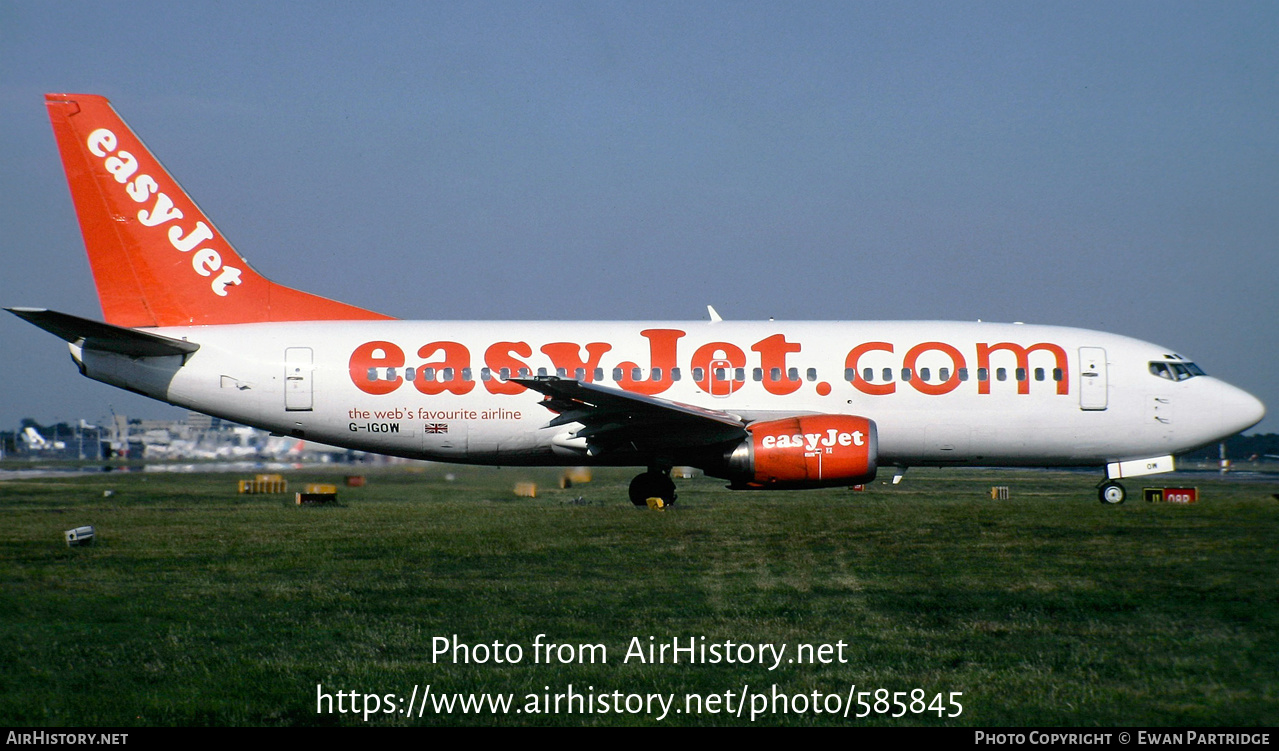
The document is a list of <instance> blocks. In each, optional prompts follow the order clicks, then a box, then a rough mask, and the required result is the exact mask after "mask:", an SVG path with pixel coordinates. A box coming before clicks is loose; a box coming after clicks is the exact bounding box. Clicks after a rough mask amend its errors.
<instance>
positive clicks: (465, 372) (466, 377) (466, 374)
mask: <svg viewBox="0 0 1279 751" xmlns="http://www.w3.org/2000/svg"><path fill="white" fill-rule="evenodd" d="M462 380H463V381H466V382H468V383H469V382H470V381H471V369H470V368H462Z"/></svg>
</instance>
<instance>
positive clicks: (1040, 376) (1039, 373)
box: [1035, 368, 1044, 381]
mask: <svg viewBox="0 0 1279 751" xmlns="http://www.w3.org/2000/svg"><path fill="white" fill-rule="evenodd" d="M1035 380H1036V381H1042V380H1044V369H1043V368H1035Z"/></svg>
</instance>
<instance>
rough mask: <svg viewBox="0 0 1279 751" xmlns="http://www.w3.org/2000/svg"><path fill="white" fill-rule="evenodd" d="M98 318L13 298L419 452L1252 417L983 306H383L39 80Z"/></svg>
mask: <svg viewBox="0 0 1279 751" xmlns="http://www.w3.org/2000/svg"><path fill="white" fill-rule="evenodd" d="M46 105H47V107H48V110H49V117H50V119H51V120H52V123H53V132H54V135H55V136H56V139H57V143H58V148H59V150H60V151H61V154H62V162H63V166H64V167H65V169H66V174H67V181H68V183H69V184H70V187H71V195H72V198H73V200H74V202H75V208H76V212H77V214H78V216H79V220H80V227H81V230H82V231H83V234H84V241H85V246H86V248H87V250H88V254H89V263H90V265H91V267H92V269H93V276H94V280H95V282H96V284H97V289H98V297H99V301H100V302H101V305H102V313H103V318H104V321H105V322H98V321H92V320H87V319H83V318H79V317H76V316H71V315H67V314H64V313H58V312H54V311H50V310H43V309H32V308H12V309H10V310H12V312H13V313H15V314H16V315H18V316H20V317H22V318H24V319H26V320H27V321H30V322H31V323H33V324H35V325H36V326H39V327H40V328H43V329H45V330H47V331H49V332H51V333H53V334H55V335H57V336H59V337H61V338H63V339H65V340H66V341H67V342H69V344H70V348H71V356H72V357H73V358H74V359H75V362H76V364H77V365H78V366H79V368H80V372H81V373H82V374H84V375H86V376H88V377H89V378H92V379H94V380H98V381H102V382H104V383H108V384H111V385H113V386H118V387H120V388H124V389H128V390H130V391H134V392H137V393H140V394H143V395H146V396H149V397H152V398H155V399H159V400H161V401H164V402H168V403H170V404H175V405H178V406H181V407H186V408H189V409H193V410H198V411H200V412H205V413H208V414H211V415H216V416H218V417H222V418H225V419H228V420H233V421H235V422H239V423H243V424H246V425H253V426H257V427H260V428H264V429H267V430H270V431H273V432H275V433H280V434H284V435H292V436H296V437H298V438H305V439H307V440H313V441H318V442H321V443H328V444H333V445H336V446H345V447H349V448H352V449H359V450H363V451H372V452H379V453H383V454H392V455H395V456H403V457H410V458H417V459H431V460H437V461H446V462H463V463H473V464H501V465H613V466H636V467H643V468H645V471H644V472H643V473H642V474H640V475H639V476H638V477H636V478H635V480H634V481H633V482H632V483H631V489H630V497H631V500H632V501H633V502H635V503H636V504H644V503H646V502H647V499H649V498H654V497H656V498H661V499H663V500H664V501H666V502H668V503H669V502H671V501H674V499H675V485H674V483H673V482H672V481H671V479H670V469H671V467H672V466H677V465H678V466H685V465H688V466H694V467H698V468H701V469H702V470H704V471H705V472H706V473H707V474H709V475H711V476H714V477H720V478H724V479H725V480H727V481H728V482H729V483H730V486H731V487H733V488H742V489H747V488H764V489H789V488H813V487H824V486H841V485H843V486H847V485H854V484H858V483H864V482H866V481H868V480H870V479H871V478H873V477H874V476H875V474H876V471H877V469H878V468H880V467H893V468H895V469H896V471H897V472H898V473H900V472H902V471H904V470H905V468H906V467H911V466H963V465H980V466H1051V467H1098V468H1103V467H1104V469H1105V480H1104V481H1103V482H1102V483H1101V485H1100V489H1099V495H1100V498H1101V500H1102V501H1103V502H1107V503H1118V502H1122V501H1123V500H1124V495H1125V492H1124V489H1123V486H1122V485H1120V484H1119V483H1118V482H1117V481H1118V480H1120V479H1122V478H1125V477H1135V476H1140V475H1147V474H1153V473H1158V472H1167V471H1169V470H1171V469H1173V455H1174V454H1177V453H1180V452H1184V451H1187V450H1189V449H1191V448H1194V447H1197V446H1201V445H1204V444H1207V443H1211V442H1214V441H1217V440H1220V439H1221V438H1223V437H1225V436H1228V435H1231V434H1234V433H1236V432H1238V431H1241V430H1244V429H1245V428H1248V427H1250V426H1252V425H1254V424H1256V423H1257V422H1258V421H1260V420H1261V418H1262V416H1263V415H1264V413H1265V408H1264V406H1263V405H1262V404H1261V402H1259V401H1258V400H1257V399H1256V398H1254V397H1252V396H1251V395H1249V394H1247V393H1245V392H1244V391H1241V390H1239V389H1237V388H1235V387H1233V386H1230V385H1229V384H1226V383H1223V382H1222V381H1219V380H1217V379H1215V378H1212V377H1209V376H1206V375H1205V374H1204V372H1203V371H1202V370H1200V369H1199V367H1198V366H1196V365H1195V364H1194V363H1193V362H1190V361H1189V360H1187V359H1186V358H1185V357H1182V356H1181V355H1178V354H1176V353H1175V352H1174V351H1173V350H1170V349H1168V348H1166V347H1160V346H1157V345H1154V344H1149V343H1146V342H1142V341H1137V340H1135V339H1130V338H1127V337H1122V336H1116V335H1114V334H1106V333H1101V332H1098V331H1087V330H1083V329H1074V328H1063V327H1056V326H1030V325H1020V324H998V323H955V322H937V321H919V322H891V321H873V322H820V323H783V322H772V321H769V322H766V323H765V322H752V323H747V322H729V321H721V320H719V317H718V316H717V315H714V314H713V311H712V315H711V320H710V321H703V322H692V323H689V322H682V323H675V322H651V323H635V322H529V323H517V322H488V323H483V322H471V321H401V320H395V319H392V318H391V317H389V316H386V315H382V314H379V313H375V312H373V311H369V310H364V309H362V308H357V307H354V306H351V305H346V304H343V303H339V302H334V301H332V300H328V299H325V298H322V297H318V296H315V295H311V294H307V293H305V292H301V291H298V290H295V289H290V288H288V287H283V286H281V285H279V284H276V283H274V282H272V281H270V280H268V279H265V278H263V277H262V276H260V275H258V274H257V273H256V272H254V270H253V269H252V268H251V267H250V266H249V265H248V264H247V263H245V261H244V259H243V258H241V257H240V255H239V254H238V253H237V252H236V251H235V249H234V248H232V247H231V245H230V244H229V243H228V242H227V241H226V239H225V238H223V237H222V235H221V234H220V233H219V232H218V231H217V229H216V228H215V227H214V226H213V223H212V222H211V221H209V218H208V217H207V216H205V215H204V214H203V213H202V212H201V211H200V209H199V208H198V207H197V206H196V204H195V203H194V202H193V201H192V200H191V199H190V198H189V197H188V196H187V195H186V193H185V192H183V190H182V188H180V187H179V186H178V184H177V182H176V181H175V180H174V179H173V177H172V176H171V175H169V173H168V172H166V171H165V169H164V168H163V167H162V166H161V165H160V163H159V162H158V161H156V159H155V157H153V156H152V155H151V153H150V152H149V151H148V150H147V148H146V147H145V146H143V144H142V142H141V141H140V140H139V139H138V138H137V136H135V135H134V134H133V132H132V131H131V130H130V129H129V128H128V126H126V125H125V124H124V122H123V121H122V120H121V119H120V117H119V116H118V115H117V114H116V113H115V111H114V110H113V109H112V108H111V105H110V104H109V103H108V102H107V100H106V99H104V98H103V97H100V96H91V95H84V94H49V95H47V96H46Z"/></svg>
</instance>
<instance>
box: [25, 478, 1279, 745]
mask: <svg viewBox="0 0 1279 751" xmlns="http://www.w3.org/2000/svg"><path fill="white" fill-rule="evenodd" d="M446 472H447V473H452V474H453V475H455V479H454V481H452V482H449V481H446V480H445V473H446ZM631 474H632V473H631V472H629V471H616V472H612V471H597V472H596V479H595V482H592V483H590V484H586V485H579V486H578V487H575V488H573V489H570V490H558V489H554V488H555V479H556V478H557V477H558V474H557V473H555V472H551V471H544V472H539V471H536V470H533V471H530V470H511V469H506V470H496V469H474V468H465V467H461V468H459V467H435V466H428V467H425V468H422V469H419V470H417V471H405V470H395V471H392V470H386V471H381V472H374V471H370V472H369V473H368V484H367V485H366V486H365V487H363V488H342V489H341V491H340V500H341V502H342V506H341V507H339V508H299V507H296V506H294V505H292V502H291V501H292V497H291V496H289V497H287V498H286V497H284V496H241V495H237V494H236V492H235V488H236V479H237V478H238V476H237V475H230V474H189V475H181V474H156V473H145V474H144V473H128V474H124V473H110V474H100V475H92V476H67V477H57V478H53V479H40V480H8V481H4V482H0V724H3V725H41V726H70V725H109V726H128V725H206V724H207V725H323V724H345V725H360V724H365V723H366V720H365V719H364V717H363V715H358V714H357V715H352V714H349V713H339V712H332V713H328V712H326V713H322V714H317V684H322V686H323V689H322V690H323V691H324V692H330V693H335V692H347V691H354V692H357V693H359V694H361V695H363V694H366V693H367V694H377V695H379V696H382V697H385V695H386V694H392V693H394V694H399V695H401V696H402V697H403V698H404V699H405V700H406V701H407V700H408V697H409V694H410V693H411V692H412V691H413V689H414V686H418V687H420V688H421V689H422V690H423V691H424V690H425V687H426V686H427V685H428V684H429V685H430V686H431V687H432V689H431V690H432V692H433V694H434V695H439V694H440V693H442V692H485V691H488V692H509V693H511V694H514V695H515V704H514V705H513V706H515V707H523V706H525V699H524V697H525V696H526V695H527V694H537V695H539V696H541V695H545V694H555V693H562V692H564V691H565V690H566V689H567V687H568V686H569V685H570V684H571V685H572V686H573V687H574V688H575V690H577V691H578V692H581V693H587V692H588V691H589V692H591V693H594V694H607V693H611V692H613V691H620V692H622V693H623V694H627V693H634V694H640V695H647V694H673V695H675V696H676V697H678V698H677V703H676V704H675V705H674V706H676V707H683V706H684V704H683V701H684V699H683V697H684V696H685V695H686V694H690V693H693V694H702V695H711V694H715V695H719V696H721V697H723V696H724V695H725V692H734V693H740V692H741V691H742V689H743V687H744V686H745V687H748V692H749V693H754V692H757V691H758V692H761V693H770V692H773V691H776V692H779V693H782V694H786V695H795V694H806V695H808V696H811V695H812V693H813V692H814V691H816V692H818V694H819V696H824V695H826V694H831V695H838V696H839V697H841V698H842V700H843V701H847V700H848V698H849V692H850V689H851V687H852V686H856V689H855V691H854V692H853V693H854V696H855V695H856V692H861V691H875V690H876V689H886V690H887V691H888V692H896V691H907V692H909V691H911V690H913V689H922V692H921V693H920V694H919V695H923V696H925V697H926V699H927V701H928V702H931V701H932V700H933V698H934V696H935V695H937V694H939V693H940V694H942V695H943V696H945V697H949V696H950V693H951V692H962V696H961V697H959V698H958V701H959V702H961V703H962V706H963V710H962V713H961V714H959V716H958V717H938V712H937V711H924V712H922V713H920V712H916V711H914V710H910V711H907V708H906V707H905V706H903V707H900V708H898V707H891V708H889V709H888V710H885V711H873V706H872V705H874V702H875V701H876V700H877V699H876V698H875V696H874V695H873V694H871V695H870V696H868V697H866V701H867V706H866V707H865V708H862V707H860V706H856V705H855V706H854V707H853V709H852V714H853V715H855V714H858V713H861V712H864V711H871V712H872V713H871V714H870V716H869V717H866V718H864V719H854V718H852V717H850V718H849V719H845V718H844V716H843V715H842V714H838V715H832V714H828V713H822V714H818V713H815V712H813V711H811V708H808V711H802V712H801V711H794V710H795V709H796V707H795V706H792V707H790V709H791V710H792V711H788V712H781V711H778V712H776V713H771V712H770V713H766V714H763V715H760V716H758V717H757V718H756V719H755V724H793V725H807V724H832V723H833V724H885V725H894V724H902V725H977V726H989V725H1050V726H1067V725H1069V726H1082V725H1103V726H1113V725H1155V726H1164V725H1272V726H1273V725H1277V724H1279V649H1277V648H1276V645H1277V644H1279V501H1276V500H1275V499H1274V498H1273V497H1272V494H1273V493H1276V492H1279V478H1276V480H1275V481H1271V482H1265V481H1238V480H1236V481H1223V480H1220V479H1218V478H1217V477H1215V476H1212V475H1205V476H1204V477H1203V478H1202V479H1198V480H1195V481H1194V484H1197V485H1198V486H1199V488H1200V492H1201V494H1202V496H1203V500H1202V501H1201V502H1200V503H1198V504H1196V505H1193V506H1174V505H1163V504H1159V505H1156V504H1147V503H1144V502H1143V501H1142V500H1141V486H1142V484H1143V483H1142V481H1141V480H1136V481H1130V482H1129V483H1128V488H1129V491H1130V499H1129V501H1128V503H1127V504H1125V505H1123V506H1120V507H1104V506H1102V505H1101V504H1099V503H1098V502H1097V501H1096V497H1095V490H1094V486H1095V484H1096V482H1097V477H1096V476H1094V475H1092V474H1072V473H1049V472H984V471H969V472H960V471H956V472H947V471H934V470H912V472H911V473H910V474H909V475H908V477H907V479H906V481H905V482H904V483H903V484H902V485H900V486H896V487H893V486H891V485H888V484H885V483H883V482H879V483H876V484H875V485H873V486H872V487H870V488H869V489H868V490H867V491H866V492H861V493H855V492H852V491H848V490H831V491H808V492H798V493H733V492H729V491H726V490H724V489H723V488H722V487H721V485H720V484H719V483H717V482H716V481H714V480H709V479H699V480H693V481H686V482H681V483H680V488H679V493H680V500H679V504H678V506H677V507H676V508H674V509H672V510H670V511H668V512H654V511H648V510H637V509H634V508H632V507H631V506H630V504H629V503H627V502H626V501H625V496H626V493H625V487H626V483H627V481H629V478H630V476H631ZM287 477H288V480H289V483H290V485H291V487H292V488H294V489H297V488H300V486H301V485H302V484H303V483H305V482H315V481H325V482H334V481H339V482H340V479H341V478H340V475H334V474H325V473H324V472H323V471H315V472H305V471H299V472H295V473H292V474H289V475H288V476H287ZM526 479H536V480H538V481H539V485H540V487H542V488H552V489H551V490H544V491H543V492H542V493H541V494H540V495H539V497H538V498H536V499H516V498H515V497H514V495H513V493H512V492H511V489H512V487H513V486H514V484H515V482H516V481H518V480H526ZM1146 479H1147V480H1153V481H1150V482H1147V483H1145V484H1148V485H1157V484H1160V485H1161V484H1172V483H1169V482H1168V481H1167V480H1166V479H1162V478H1146ZM992 484H1000V485H1009V486H1010V488H1011V498H1010V499H1009V500H1002V501H994V500H991V499H990V498H989V495H988V493H987V491H988V490H989V488H990V486H991V485H992ZM108 489H109V490H113V491H115V492H114V495H113V496H111V497H104V491H105V490H108ZM1134 496H1135V498H1134ZM579 497H580V500H579ZM86 524H92V525H94V526H95V527H96V529H97V534H98V543H97V544H96V545H95V546H93V547H91V548H81V549H70V548H68V547H66V545H65V544H64V543H63V538H62V533H63V531H64V530H66V529H70V528H72V527H76V526H80V525H86ZM454 634H456V635H457V637H458V639H459V640H460V641H461V642H464V643H468V644H479V643H483V644H489V645H491V644H492V643H493V642H495V641H496V642H502V643H506V644H516V645H520V646H521V647H522V650H523V659H522V661H521V662H520V663H518V664H508V663H503V664H495V663H494V662H491V661H490V662H488V663H485V664H454V663H453V662H452V661H451V660H449V659H448V658H447V655H445V656H441V657H440V658H439V659H438V660H434V661H433V658H432V655H433V653H432V646H433V643H434V642H433V638H434V637H438V636H443V637H451V636H452V635H454ZM538 634H546V635H547V636H546V639H545V640H547V641H551V642H554V643H557V644H570V645H578V646H581V645H589V644H600V645H604V647H605V648H606V649H607V659H608V661H607V663H604V664H601V663H598V662H597V663H595V664H551V665H547V664H534V663H533V652H532V644H533V642H534V638H535V637H536V636H537V635H538ZM650 636H654V637H656V640H655V641H656V642H662V641H665V642H666V643H669V641H670V639H671V638H672V637H680V638H681V639H685V640H687V639H689V638H693V639H696V640H698V641H699V642H700V639H698V637H706V641H705V643H723V642H725V641H729V640H731V641H733V642H735V643H751V644H771V645H774V646H778V645H783V644H784V645H787V649H788V652H787V653H785V654H786V655H787V656H788V657H793V656H794V654H795V652H794V651H793V650H795V649H796V646H797V645H799V644H814V645H817V644H830V645H837V644H838V643H840V642H842V643H843V647H842V656H843V658H844V659H845V660H846V661H845V662H839V661H834V662H831V663H830V664H790V663H784V664H781V665H780V666H778V667H777V668H776V669H775V670H770V669H769V667H770V666H771V661H770V664H769V665H762V666H761V665H758V664H749V665H742V664H726V663H720V664H688V663H687V662H681V663H679V664H671V663H669V662H667V663H664V664H640V663H637V662H636V661H635V660H630V661H629V662H623V656H624V655H625V654H626V652H627V648H628V643H629V642H630V641H631V639H632V638H633V637H638V638H639V639H640V641H641V643H644V644H647V643H648V642H649V637H650ZM834 654H835V653H832V656H833V655H834ZM774 686H775V687H776V688H775V689H774ZM588 687H589V688H588ZM770 695H771V693H770ZM729 701H731V699H730V700H729ZM905 701H910V699H905ZM349 704H350V702H348V706H349ZM362 705H363V703H362ZM332 706H334V707H335V708H336V707H337V702H336V701H334V702H333V704H332ZM383 706H389V704H384V705H383ZM774 706H777V705H774ZM365 708H366V709H367V706H366V707H365ZM880 709H881V710H882V709H883V705H880ZM915 709H919V706H918V705H915ZM899 711H905V715H904V716H903V717H900V718H897V719H894V718H892V717H890V716H887V715H888V714H892V713H896V712H899ZM944 713H945V714H951V713H953V707H950V706H949V705H948V706H947V711H946V712H944ZM656 715H657V713H656V712H654V713H652V714H650V713H648V712H647V711H644V712H639V713H633V714H632V713H615V712H610V713H607V714H605V713H602V712H600V711H596V712H593V713H569V712H566V711H561V712H559V713H550V714H547V713H532V712H530V711H522V712H520V713H514V712H513V710H512V712H511V713H496V714H495V713H493V712H491V711H482V712H479V713H474V714H464V713H462V712H461V711H460V710H457V709H456V708H455V711H454V712H453V713H443V714H436V713H434V712H432V711H427V712H426V713H425V714H423V715H422V716H421V717H417V716H414V717H407V716H405V715H402V714H398V713H395V714H383V713H381V712H378V713H375V714H373V715H371V716H370V717H369V718H368V720H367V724H370V725H396V724H421V725H425V724H558V725H578V724H628V725H631V724H641V725H642V724H657V723H659V720H657V718H656ZM748 715H749V710H748V712H747V716H743V717H740V718H739V717H738V716H736V715H735V714H733V715H729V714H725V713H724V711H723V709H722V708H721V711H720V712H718V713H716V712H712V711H710V710H709V709H704V710H703V711H700V712H684V713H675V712H673V711H672V712H671V713H669V714H667V716H666V717H665V718H664V719H662V720H660V723H661V724H707V725H711V724H748V723H749V717H748Z"/></svg>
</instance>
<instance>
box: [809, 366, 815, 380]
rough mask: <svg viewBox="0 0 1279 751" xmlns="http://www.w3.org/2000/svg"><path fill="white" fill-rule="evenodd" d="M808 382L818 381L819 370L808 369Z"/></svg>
mask: <svg viewBox="0 0 1279 751" xmlns="http://www.w3.org/2000/svg"><path fill="white" fill-rule="evenodd" d="M808 380H810V381H816V380H817V368H809V369H808Z"/></svg>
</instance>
